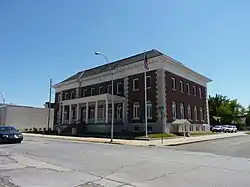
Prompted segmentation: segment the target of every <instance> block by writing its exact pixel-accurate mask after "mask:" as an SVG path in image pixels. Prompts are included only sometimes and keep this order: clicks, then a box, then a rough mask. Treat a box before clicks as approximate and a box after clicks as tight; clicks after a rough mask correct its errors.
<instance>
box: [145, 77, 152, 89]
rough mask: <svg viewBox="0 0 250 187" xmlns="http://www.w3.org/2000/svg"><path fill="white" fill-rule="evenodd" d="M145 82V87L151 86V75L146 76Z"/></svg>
mask: <svg viewBox="0 0 250 187" xmlns="http://www.w3.org/2000/svg"><path fill="white" fill-rule="evenodd" d="M146 82H147V88H151V84H152V82H151V76H147V77H146Z"/></svg>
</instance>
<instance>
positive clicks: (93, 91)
mask: <svg viewBox="0 0 250 187" xmlns="http://www.w3.org/2000/svg"><path fill="white" fill-rule="evenodd" d="M90 94H91V96H93V95H95V88H91V93H90Z"/></svg>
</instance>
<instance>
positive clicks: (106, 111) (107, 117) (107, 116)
mask: <svg viewBox="0 0 250 187" xmlns="http://www.w3.org/2000/svg"><path fill="white" fill-rule="evenodd" d="M105 106H106V107H105V108H106V110H105V113H106V115H105V117H106V121H105V123H108V119H109V101H108V100H106V104H105Z"/></svg>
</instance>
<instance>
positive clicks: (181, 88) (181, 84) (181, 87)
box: [180, 81, 184, 92]
mask: <svg viewBox="0 0 250 187" xmlns="http://www.w3.org/2000/svg"><path fill="white" fill-rule="evenodd" d="M180 92H184V90H183V82H182V81H180Z"/></svg>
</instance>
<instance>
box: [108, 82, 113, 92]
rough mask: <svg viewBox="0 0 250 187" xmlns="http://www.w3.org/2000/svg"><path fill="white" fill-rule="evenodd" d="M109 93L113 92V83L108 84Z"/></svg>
mask: <svg viewBox="0 0 250 187" xmlns="http://www.w3.org/2000/svg"><path fill="white" fill-rule="evenodd" d="M108 93H109V94H112V85H111V84H109V85H108Z"/></svg>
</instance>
